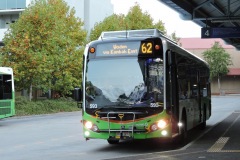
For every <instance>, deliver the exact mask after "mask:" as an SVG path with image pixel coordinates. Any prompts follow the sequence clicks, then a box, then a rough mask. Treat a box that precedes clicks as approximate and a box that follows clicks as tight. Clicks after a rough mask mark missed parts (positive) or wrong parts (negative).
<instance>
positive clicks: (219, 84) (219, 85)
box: [218, 75, 222, 95]
mask: <svg viewBox="0 0 240 160" xmlns="http://www.w3.org/2000/svg"><path fill="white" fill-rule="evenodd" d="M218 90H219V95H221V94H222V93H221V82H220V76H219V75H218Z"/></svg>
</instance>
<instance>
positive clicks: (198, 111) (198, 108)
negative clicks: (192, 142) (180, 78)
mask: <svg viewBox="0 0 240 160" xmlns="http://www.w3.org/2000/svg"><path fill="white" fill-rule="evenodd" d="M194 90H195V93H196V104H197V106H196V107H195V108H194V115H195V118H194V119H195V124H199V122H201V118H202V117H201V116H202V109H201V93H200V72H199V71H197V72H196V88H195V89H194Z"/></svg>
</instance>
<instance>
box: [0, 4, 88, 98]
mask: <svg viewBox="0 0 240 160" xmlns="http://www.w3.org/2000/svg"><path fill="white" fill-rule="evenodd" d="M74 15H75V10H74V9H70V8H69V6H67V4H66V2H65V1H64V0H35V1H32V3H31V4H30V5H29V7H28V8H27V9H26V10H25V11H24V12H23V13H22V14H21V15H20V17H19V19H18V20H17V21H16V22H15V23H14V24H12V25H11V26H10V28H9V30H8V32H7V33H6V34H5V37H4V39H3V42H4V44H5V46H4V47H3V48H2V54H3V65H4V66H10V67H12V68H13V70H14V75H15V83H16V86H17V87H18V88H17V89H18V90H20V89H24V88H25V89H26V88H31V87H32V86H33V87H34V88H38V89H43V90H45V91H47V90H49V89H53V90H57V91H61V93H62V94H68V93H70V90H72V89H73V87H75V86H77V84H80V80H81V79H80V78H79V77H81V74H80V73H81V67H80V66H82V65H81V58H82V55H81V54H82V52H83V50H82V49H81V46H83V45H84V44H85V39H86V31H84V30H83V29H82V26H83V22H82V21H81V20H80V19H78V18H76V17H75V16H74Z"/></svg>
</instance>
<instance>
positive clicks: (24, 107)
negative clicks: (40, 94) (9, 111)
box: [15, 96, 80, 116]
mask: <svg viewBox="0 0 240 160" xmlns="http://www.w3.org/2000/svg"><path fill="white" fill-rule="evenodd" d="M15 107H16V116H25V115H38V114H50V113H58V112H72V111H79V110H80V109H79V108H77V103H76V102H75V101H74V100H73V99H71V98H59V99H45V100H36V101H29V100H28V99H27V98H26V97H22V96H18V97H16V99H15Z"/></svg>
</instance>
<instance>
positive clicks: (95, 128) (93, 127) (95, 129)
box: [92, 124, 98, 132]
mask: <svg viewBox="0 0 240 160" xmlns="http://www.w3.org/2000/svg"><path fill="white" fill-rule="evenodd" d="M92 131H93V132H97V131H98V126H97V125H95V124H94V125H93V126H92Z"/></svg>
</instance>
